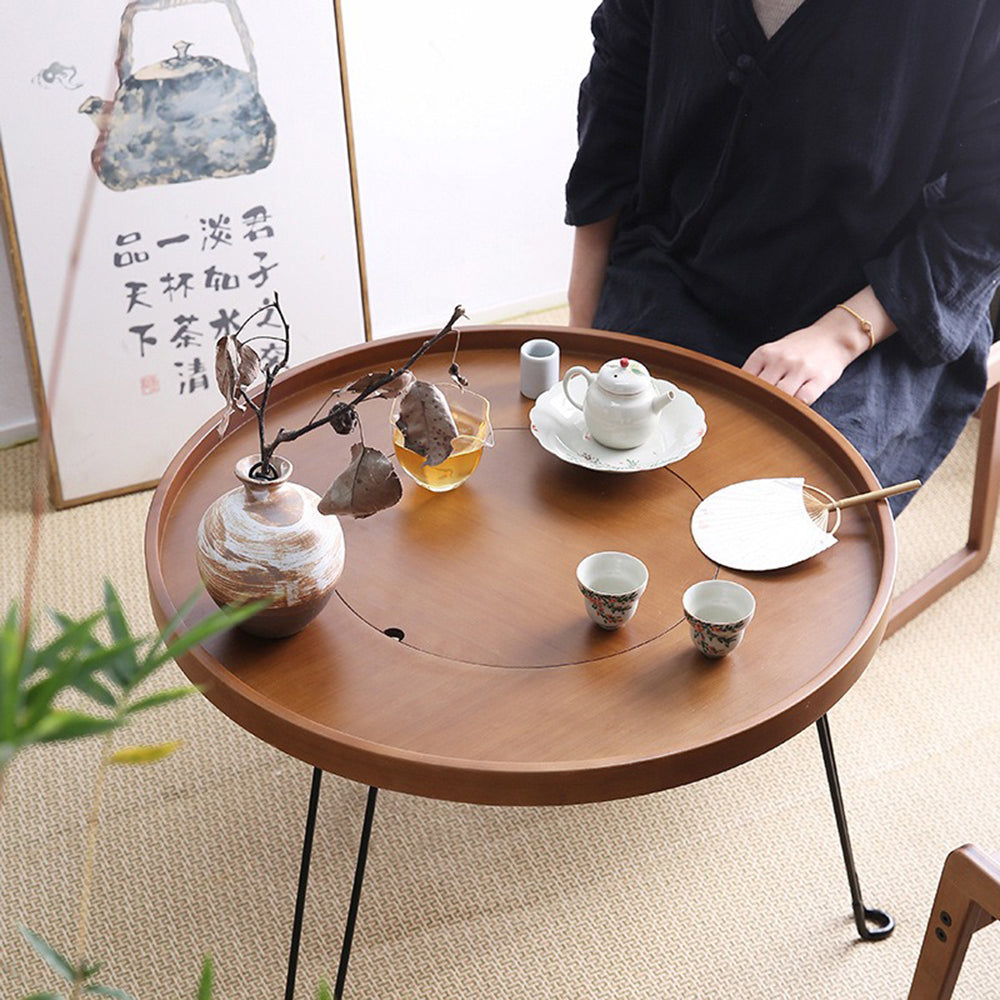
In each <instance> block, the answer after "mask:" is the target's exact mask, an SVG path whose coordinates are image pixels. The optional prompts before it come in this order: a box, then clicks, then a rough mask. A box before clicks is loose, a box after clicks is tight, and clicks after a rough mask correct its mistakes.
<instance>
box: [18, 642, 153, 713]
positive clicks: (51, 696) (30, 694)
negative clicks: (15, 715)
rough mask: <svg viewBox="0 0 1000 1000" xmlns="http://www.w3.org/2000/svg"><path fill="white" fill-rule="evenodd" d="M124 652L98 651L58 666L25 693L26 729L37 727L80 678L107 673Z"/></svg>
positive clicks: (118, 648) (119, 647)
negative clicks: (55, 701) (114, 660)
mask: <svg viewBox="0 0 1000 1000" xmlns="http://www.w3.org/2000/svg"><path fill="white" fill-rule="evenodd" d="M124 648H126V647H123V646H122V645H120V644H118V645H114V646H108V647H104V648H98V649H96V650H95V651H94V652H91V653H86V654H78V655H75V656H70V657H68V658H67V659H65V660H63V661H61V662H60V663H58V664H57V665H56V666H54V667H53V668H52V669H51V671H50V673H49V674H48V675H47V676H46V677H45V678H44V679H43V680H40V681H38V682H37V683H36V684H33V685H32V686H31V687H30V688H29V689H28V690H27V692H25V696H24V704H25V707H26V708H27V715H26V717H25V718H24V719H23V720H22V723H21V724H22V726H23V727H24V728H29V729H30V728H31V727H33V726H34V725H35V724H36V723H37V722H38V721H39V719H41V717H42V716H43V715H44V714H45V713H46V712H47V711H49V707H50V706H51V704H52V702H53V701H54V700H55V698H56V697H57V696H58V695H59V694H60V693H61V692H62V691H64V690H66V689H67V688H70V687H73V686H74V684H75V682H76V681H77V680H79V679H80V678H84V677H86V676H88V675H89V674H91V673H94V672H96V671H98V670H102V669H104V668H105V666H106V664H108V663H109V662H111V661H112V660H113V659H114V658H115V657H116V656H118V655H119V654H120V653H121V652H122V651H123V649H124ZM133 659H134V655H133Z"/></svg>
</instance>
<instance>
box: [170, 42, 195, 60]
mask: <svg viewBox="0 0 1000 1000" xmlns="http://www.w3.org/2000/svg"><path fill="white" fill-rule="evenodd" d="M189 48H191V43H190V42H174V51H175V52H176V53H177V58H178V59H187V57H188V49H189Z"/></svg>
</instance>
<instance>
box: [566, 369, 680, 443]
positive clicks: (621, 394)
mask: <svg viewBox="0 0 1000 1000" xmlns="http://www.w3.org/2000/svg"><path fill="white" fill-rule="evenodd" d="M575 375H582V376H583V377H584V378H585V379H586V380H587V392H586V395H585V396H584V399H583V402H582V403H580V402H579V401H578V400H576V399H574V398H573V397H572V396H571V395H570V391H569V383H570V379H572V378H573V377H574V376H575ZM562 387H563V392H564V393H565V394H566V398H567V399H568V400H569V401H570V402H571V403H572V404H573V405H574V406H575V407H576V408H577V409H578V410H582V411H583V419H584V422H585V423H586V425H587V430H588V431H589V432H590V436H591V437H592V438H593V439H594V440H595V441H597V442H599V443H600V444H603V445H604V446H605V447H607V448H619V449H626V448H638V447H639V445H641V444H643V443H644V442H645V441H646V439H647V438H648V437H649V436H650V435H651V434H652V433H653V431H654V430H655V429H656V422H657V420H659V418H660V410H662V409H663V407H664V406H666V405H667V403H669V402H670V401H671V400H672V399H673V398H674V394H673V391H670V390H668V391H667V392H664V393H657V391H656V390H655V389H654V388H653V380H652V378H651V377H650V374H649V371H648V369H647V368H646V366H645V365H643V364H641V363H640V362H638V361H632V360H630V359H629V358H614V359H613V360H611V361H608V362H606V363H605V364H603V365H601V370H600V371H599V372H598V373H597V374H596V375H595V374H594V373H593V372H592V371H589V370H588V369H586V368H584V367H583V366H582V365H575V366H574V367H573V368H570V370H569V371H568V372H566V374H565V375H564V376H563V380H562Z"/></svg>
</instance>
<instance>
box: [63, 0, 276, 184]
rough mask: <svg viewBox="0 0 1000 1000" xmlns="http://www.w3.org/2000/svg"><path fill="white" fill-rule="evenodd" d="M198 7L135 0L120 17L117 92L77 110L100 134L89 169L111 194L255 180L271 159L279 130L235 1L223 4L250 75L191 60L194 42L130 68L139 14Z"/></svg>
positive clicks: (204, 59)
mask: <svg viewBox="0 0 1000 1000" xmlns="http://www.w3.org/2000/svg"><path fill="white" fill-rule="evenodd" d="M199 2H204V0H132V2H131V3H130V4H128V5H127V6H126V8H125V10H124V11H123V13H122V20H121V32H120V34H119V38H118V58H117V59H116V62H115V65H116V68H117V70H118V80H119V86H118V89H117V91H116V92H115V95H114V97H113V98H112V99H111V100H110V101H106V100H104V99H103V98H101V97H89V98H87V100H86V101H84V102H83V104H82V105H81V106H80V109H79V110H80V113H81V114H85V115H88V116H90V117H91V118H92V119H93V120H94V124H95V125H96V126H97V129H98V132H99V133H100V135H99V137H98V140H97V143H96V145H95V146H94V149H93V152H92V153H91V163H92V164H93V167H94V170H95V171H96V173H97V176H98V177H99V178H100V179H101V181H102V182H103V183H104V184H105V186H107V187H108V188H110V189H111V190H112V191H128V190H130V189H132V188H137V187H147V186H150V185H154V184H180V183H183V182H184V181H196V180H201V179H203V178H211V177H235V176H238V175H240V174H252V173H254V172H255V171H257V170H262V169H263V168H264V167H266V166H267V165H268V164H269V163H270V162H271V160H272V159H273V157H274V145H275V132H276V130H275V125H274V121H273V120H272V119H271V116H270V115H269V114H268V111H267V107H266V106H265V104H264V99H263V98H262V97H261V95H260V92H259V90H258V89H257V64H256V62H255V60H254V56H253V42H252V41H251V39H250V34H249V32H248V31H247V27H246V23H245V22H244V20H243V15H242V13H241V12H240V9H239V7H238V6H237V3H236V0H219V2H221V3H224V4H225V5H226V7H227V8H228V10H229V15H230V18H231V19H232V22H233V27H234V28H235V30H236V33H237V35H238V36H239V39H240V42H241V44H242V46H243V53H244V55H245V57H246V61H247V66H248V69H246V70H243V69H236V68H235V67H233V66H229V65H227V64H226V63H224V62H222V61H221V60H220V59H216V58H214V57H213V56H203V55H192V54H190V53H189V51H188V50H189V49H190V48H191V47H192V44H191V43H190V42H176V43H175V44H174V48H175V50H176V55H174V56H172V57H170V58H169V59H164V60H163V61H162V62H158V63H154V64H152V65H150V66H146V67H143V68H142V69H138V70H133V67H132V21H133V19H134V17H135V15H136V14H137V13H138V12H140V11H148V10H164V9H167V8H170V7H178V6H182V5H184V4H186V3H199Z"/></svg>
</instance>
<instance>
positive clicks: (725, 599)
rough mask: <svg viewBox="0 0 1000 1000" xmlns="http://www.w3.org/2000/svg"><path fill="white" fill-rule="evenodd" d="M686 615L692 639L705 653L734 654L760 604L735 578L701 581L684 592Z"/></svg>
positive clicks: (707, 654)
mask: <svg viewBox="0 0 1000 1000" xmlns="http://www.w3.org/2000/svg"><path fill="white" fill-rule="evenodd" d="M683 603H684V617H685V618H686V619H687V622H688V625H689V626H690V627H691V642H692V643H694V647H695V649H697V650H698V651H699V652H701V653H703V654H704V655H705V656H711V657H713V658H718V657H720V656H726V655H727V654H728V653H731V652H732V651H733V650H734V649H735V648H736V647H737V646H738V645H739V644H740V643H741V642H742V641H743V634H744V632H746V627H747V625H748V624H749V623H750V619H751V618H753V614H754V610H755V609H756V607H757V603H756V601H755V600H754V596H753V594H751V593H750V591H749V590H747V588H746V587H744V586H742V585H741V584H738V583H734V582H733V581H732V580H702V581H701V583H695V584H692V586H690V587H688V589H687V590H686V591H684V601H683Z"/></svg>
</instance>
